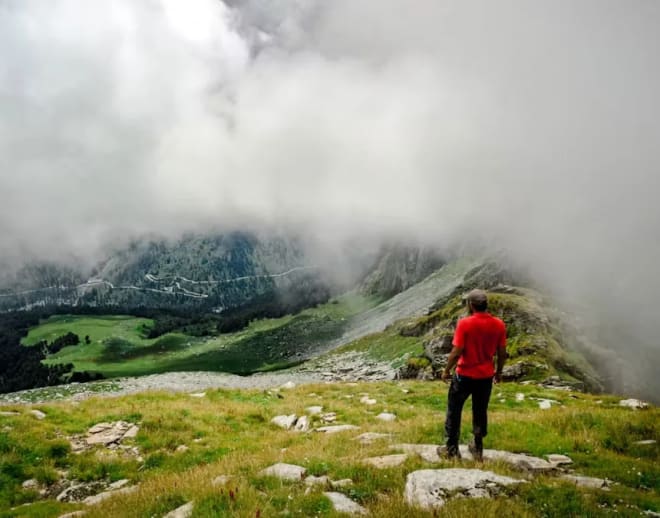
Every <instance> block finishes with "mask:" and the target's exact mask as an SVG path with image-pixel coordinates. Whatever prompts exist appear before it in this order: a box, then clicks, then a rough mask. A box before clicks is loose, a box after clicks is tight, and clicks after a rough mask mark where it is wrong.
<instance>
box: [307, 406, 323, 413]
mask: <svg viewBox="0 0 660 518" xmlns="http://www.w3.org/2000/svg"><path fill="white" fill-rule="evenodd" d="M322 411H323V407H322V406H318V405H314V406H308V407H307V408H305V412H307V413H308V414H309V415H316V414H320V413H321V412H322Z"/></svg>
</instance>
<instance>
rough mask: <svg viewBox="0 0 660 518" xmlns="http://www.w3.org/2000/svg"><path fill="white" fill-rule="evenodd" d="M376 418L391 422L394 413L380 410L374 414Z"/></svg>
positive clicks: (394, 417) (393, 418) (394, 416)
mask: <svg viewBox="0 0 660 518" xmlns="http://www.w3.org/2000/svg"><path fill="white" fill-rule="evenodd" d="M376 419H380V420H381V421H385V422H391V421H396V415H394V414H391V413H389V412H381V413H380V414H378V415H377V416H376Z"/></svg>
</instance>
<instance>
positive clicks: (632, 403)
mask: <svg viewBox="0 0 660 518" xmlns="http://www.w3.org/2000/svg"><path fill="white" fill-rule="evenodd" d="M619 406H623V407H626V408H632V409H634V410H641V409H644V408H648V406H649V404H648V403H646V402H644V401H640V400H639V399H622V400H621V401H619Z"/></svg>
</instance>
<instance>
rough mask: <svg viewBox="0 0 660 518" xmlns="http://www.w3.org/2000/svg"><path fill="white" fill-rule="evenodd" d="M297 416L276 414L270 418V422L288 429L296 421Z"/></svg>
mask: <svg viewBox="0 0 660 518" xmlns="http://www.w3.org/2000/svg"><path fill="white" fill-rule="evenodd" d="M297 418H298V417H297V416H296V414H291V415H276V416H275V417H273V418H272V419H271V420H270V422H271V423H273V424H274V425H276V426H279V427H280V428H284V429H285V430H290V429H291V427H293V425H294V424H295V423H296V419H297Z"/></svg>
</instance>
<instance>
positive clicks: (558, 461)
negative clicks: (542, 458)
mask: <svg viewBox="0 0 660 518" xmlns="http://www.w3.org/2000/svg"><path fill="white" fill-rule="evenodd" d="M546 458H547V459H548V462H549V463H550V464H552V465H553V466H556V467H559V466H566V465H568V464H573V459H571V458H570V457H567V456H566V455H559V454H557V453H551V454H550V455H546Z"/></svg>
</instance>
